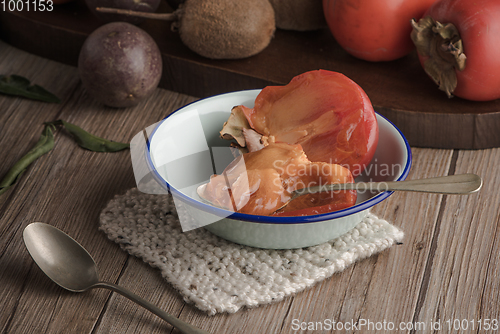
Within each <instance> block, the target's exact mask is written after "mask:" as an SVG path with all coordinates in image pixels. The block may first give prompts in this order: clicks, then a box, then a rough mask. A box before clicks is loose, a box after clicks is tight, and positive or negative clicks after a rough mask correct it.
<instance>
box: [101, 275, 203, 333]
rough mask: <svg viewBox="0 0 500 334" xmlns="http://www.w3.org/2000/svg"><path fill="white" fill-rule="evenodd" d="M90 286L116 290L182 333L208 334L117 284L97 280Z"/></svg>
mask: <svg viewBox="0 0 500 334" xmlns="http://www.w3.org/2000/svg"><path fill="white" fill-rule="evenodd" d="M92 288H105V289H109V290H112V291H115V292H118V293H119V294H121V295H122V296H124V297H127V298H128V299H130V300H131V301H133V302H135V303H137V304H139V305H141V306H142V307H144V308H145V309H147V310H149V311H151V312H152V313H154V314H156V315H157V316H159V317H160V318H162V319H163V320H165V321H166V322H168V323H169V324H171V325H172V326H174V327H175V328H177V329H178V330H180V331H181V332H182V333H185V334H209V333H208V332H206V331H204V330H202V329H199V328H196V327H194V326H193V325H190V324H188V323H187V322H184V321H182V320H180V319H178V318H176V317H174V316H173V315H171V314H168V313H167V312H165V311H163V310H162V309H160V308H159V307H157V306H156V305H153V304H152V303H150V302H148V301H147V300H145V299H142V298H141V297H139V296H137V295H136V294H134V293H132V292H130V291H128V290H127V289H124V288H122V287H121V286H119V285H116V284H113V283H108V282H98V283H96V284H94V285H93V286H92Z"/></svg>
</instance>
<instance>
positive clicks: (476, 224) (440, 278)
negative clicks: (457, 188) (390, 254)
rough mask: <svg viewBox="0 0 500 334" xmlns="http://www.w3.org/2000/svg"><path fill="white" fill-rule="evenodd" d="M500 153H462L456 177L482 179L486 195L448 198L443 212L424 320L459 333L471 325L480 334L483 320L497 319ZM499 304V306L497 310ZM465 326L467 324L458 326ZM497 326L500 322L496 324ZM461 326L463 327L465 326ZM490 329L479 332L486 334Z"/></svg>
mask: <svg viewBox="0 0 500 334" xmlns="http://www.w3.org/2000/svg"><path fill="white" fill-rule="evenodd" d="M499 162H500V150H498V149H494V150H484V151H461V152H460V153H459V155H458V159H457V167H456V173H465V172H472V173H477V174H479V175H481V176H482V177H483V180H484V185H483V188H482V189H481V191H480V192H479V193H477V194H473V195H470V196H449V197H448V198H447V199H446V205H445V207H444V210H443V214H442V219H441V223H440V225H439V231H438V234H437V238H438V239H437V247H436V251H435V255H434V258H433V262H432V266H431V267H430V272H429V273H428V275H429V286H428V291H427V292H426V294H425V300H424V303H423V307H422V309H421V311H420V312H419V314H418V319H419V320H420V321H429V320H430V319H434V321H438V320H439V321H440V322H441V325H442V326H443V328H444V329H446V330H448V329H449V328H448V327H447V326H448V323H447V322H448V321H451V323H450V325H451V326H453V325H454V323H453V322H454V321H455V319H458V320H457V321H458V322H456V323H455V325H457V329H458V330H457V329H455V330H454V328H453V327H451V329H452V330H453V331H454V332H459V331H460V329H464V327H463V326H466V323H468V324H467V325H468V326H469V327H468V330H471V329H472V325H475V326H476V327H475V328H476V330H475V331H478V330H477V329H478V326H479V323H478V322H479V321H480V320H482V319H498V318H499V317H500V312H499V309H498V305H499V302H500V299H499V297H500V296H499V294H498V267H499V262H498V257H497V254H498V251H499V242H498V238H497V236H498V228H499V224H500V193H499V192H498V189H499V187H500V166H499ZM493 305H495V307H493ZM462 320H463V321H464V323H463V324H462V325H460V324H459V322H461V321H462ZM497 324H498V322H497ZM460 326H462V327H460ZM483 331H485V329H484V328H483V329H482V330H479V331H478V332H483Z"/></svg>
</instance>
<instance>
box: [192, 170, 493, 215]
mask: <svg viewBox="0 0 500 334" xmlns="http://www.w3.org/2000/svg"><path fill="white" fill-rule="evenodd" d="M482 185H483V180H482V179H481V177H480V176H478V175H476V174H458V175H448V176H441V177H432V178H426V179H418V180H409V181H386V182H357V183H333V184H325V185H321V186H315V187H307V188H302V189H298V190H295V191H294V192H292V194H291V197H290V199H289V200H288V201H287V202H286V203H284V204H283V205H282V206H281V207H279V208H278V209H276V210H275V212H276V211H278V210H281V209H282V208H284V207H285V206H287V205H288V204H289V203H290V202H291V201H293V200H294V199H296V198H297V197H299V196H302V195H306V194H314V193H318V192H323V191H340V190H357V191H375V192H383V191H417V192H426V193H435V194H447V195H467V194H472V193H474V192H476V191H478V190H479V189H481V186H482ZM203 186H204V185H202V186H200V187H198V190H197V192H198V195H199V196H200V198H201V199H202V200H203V201H204V202H207V203H209V204H212V205H214V204H213V203H210V202H209V201H208V200H207V199H206V198H204V197H203V196H201V195H202V192H203V190H204V188H203Z"/></svg>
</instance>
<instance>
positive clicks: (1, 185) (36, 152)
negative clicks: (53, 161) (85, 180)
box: [0, 120, 130, 195]
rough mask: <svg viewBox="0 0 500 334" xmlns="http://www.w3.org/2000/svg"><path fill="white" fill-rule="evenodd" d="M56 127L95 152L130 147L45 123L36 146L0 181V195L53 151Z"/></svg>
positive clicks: (67, 126)
mask: <svg viewBox="0 0 500 334" xmlns="http://www.w3.org/2000/svg"><path fill="white" fill-rule="evenodd" d="M56 126H64V128H65V129H66V130H67V131H68V132H69V133H71V135H72V136H73V138H74V139H75V141H76V142H77V144H78V145H80V146H81V147H83V148H85V149H87V150H91V151H94V152H117V151H121V150H124V149H127V148H129V147H130V144H128V143H119V142H114V141H111V140H107V139H103V138H100V137H97V136H94V135H92V134H90V133H88V132H87V131H85V130H83V129H82V128H80V127H78V126H76V125H73V124H71V123H68V122H65V121H63V120H57V121H54V122H50V123H45V128H44V129H43V131H42V135H41V136H40V139H39V140H38V142H37V143H36V145H35V146H34V147H33V148H32V149H31V150H30V151H29V152H28V153H26V155H24V156H23V157H22V158H21V159H20V160H19V161H18V162H16V164H14V166H12V168H11V169H10V170H9V171H8V172H7V174H6V175H5V176H4V178H3V179H2V180H1V181H0V195H2V194H3V193H5V192H6V191H7V190H8V189H9V188H10V187H11V186H13V185H14V184H15V183H16V182H17V181H18V180H19V179H20V178H21V175H22V174H23V173H24V172H25V171H26V169H27V168H28V166H29V165H31V163H33V162H34V161H35V160H36V159H38V158H39V157H41V156H42V155H44V154H46V153H47V152H49V151H50V150H52V148H53V147H54V130H55V129H56Z"/></svg>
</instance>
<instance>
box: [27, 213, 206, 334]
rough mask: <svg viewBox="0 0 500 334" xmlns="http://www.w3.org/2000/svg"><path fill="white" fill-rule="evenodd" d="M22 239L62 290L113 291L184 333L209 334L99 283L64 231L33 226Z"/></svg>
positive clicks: (88, 261)
mask: <svg viewBox="0 0 500 334" xmlns="http://www.w3.org/2000/svg"><path fill="white" fill-rule="evenodd" d="M23 239H24V243H25V245H26V248H27V249H28V252H29V253H30V254H31V257H32V258H33V260H34V261H35V263H36V264H37V265H38V266H39V267H40V269H42V271H43V272H44V273H45V274H46V275H47V276H49V278H50V279H51V280H53V281H54V282H55V283H57V284H58V285H60V286H61V287H63V288H65V289H67V290H69V291H73V292H84V291H87V290H89V289H93V288H106V289H110V290H112V291H115V292H118V293H119V294H121V295H123V296H125V297H127V298H128V299H130V300H131V301H133V302H135V303H137V304H139V305H141V306H142V307H144V308H146V309H148V310H149V311H151V312H153V313H154V314H156V315H157V316H159V317H160V318H162V319H163V320H165V321H166V322H168V323H169V324H171V325H172V326H174V327H176V328H177V329H178V330H180V331H181V332H182V333H185V334H208V332H206V331H204V330H201V329H199V328H196V327H194V326H192V325H190V324H188V323H186V322H184V321H182V320H180V319H177V318H176V317H174V316H172V315H170V314H168V313H167V312H165V311H163V310H162V309H160V308H158V307H157V306H155V305H153V304H151V303H150V302H148V301H146V300H144V299H142V298H141V297H139V296H137V295H135V294H134V293H132V292H130V291H128V290H126V289H124V288H122V287H120V286H118V285H116V284H113V283H107V282H101V281H99V277H98V274H97V266H96V264H95V262H94V259H93V258H92V256H91V255H90V254H89V253H88V252H87V251H86V250H85V248H83V247H82V246H81V245H80V244H79V243H78V242H76V241H75V240H74V239H73V238H71V237H70V236H68V235H67V234H65V233H64V232H62V231H61V230H59V229H57V228H55V227H53V226H51V225H47V224H44V223H32V224H29V225H28V226H26V228H25V229H24V232H23Z"/></svg>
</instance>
